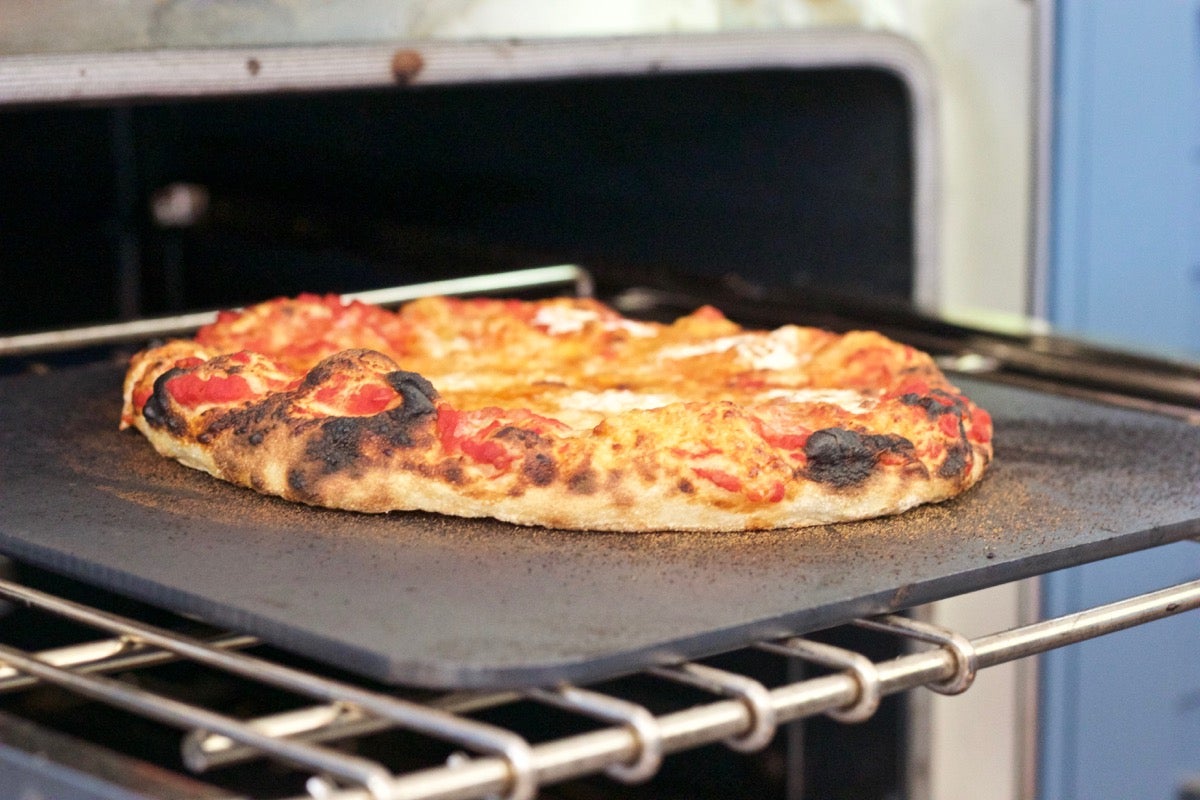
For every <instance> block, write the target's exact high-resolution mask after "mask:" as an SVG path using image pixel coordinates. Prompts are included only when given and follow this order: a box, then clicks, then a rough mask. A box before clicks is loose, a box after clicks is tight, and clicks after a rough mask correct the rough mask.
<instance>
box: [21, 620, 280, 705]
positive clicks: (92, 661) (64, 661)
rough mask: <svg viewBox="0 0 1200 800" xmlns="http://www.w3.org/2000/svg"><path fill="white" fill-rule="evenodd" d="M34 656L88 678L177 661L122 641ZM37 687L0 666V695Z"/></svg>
mask: <svg viewBox="0 0 1200 800" xmlns="http://www.w3.org/2000/svg"><path fill="white" fill-rule="evenodd" d="M205 643H206V644H207V645H208V646H209V647H215V648H217V649H219V650H239V649H241V648H244V647H253V646H254V645H256V644H258V643H259V640H258V639H257V638H256V637H254V636H248V635H246V634H223V635H219V636H215V637H213V638H212V639H208V640H206V642H205ZM32 655H33V656H34V657H35V658H37V659H39V660H41V661H45V662H46V663H48V664H53V665H54V666H56V667H68V668H71V669H72V670H74V671H75V672H78V673H85V674H94V673H106V672H122V671H124V670H129V669H141V668H143V667H152V666H156V665H158V664H167V663H169V662H171V661H176V660H178V656H176V655H175V654H174V653H170V652H167V651H166V650H154V649H150V648H146V647H145V646H144V645H142V644H141V643H140V642H136V641H133V640H130V639H128V638H122V637H118V638H115V639H103V640H100V641H95V642H85V643H83V644H77V645H72V646H70V647H58V648H54V649H53V650H43V651H40V652H37V653H33V654H32ZM37 683H38V679H37V678H35V677H33V676H32V675H25V674H23V673H21V672H20V671H18V670H16V669H13V668H12V667H11V666H8V665H0V694H3V693H6V692H15V691H19V690H21V689H27V688H29V687H30V686H33V685H35V684H37Z"/></svg>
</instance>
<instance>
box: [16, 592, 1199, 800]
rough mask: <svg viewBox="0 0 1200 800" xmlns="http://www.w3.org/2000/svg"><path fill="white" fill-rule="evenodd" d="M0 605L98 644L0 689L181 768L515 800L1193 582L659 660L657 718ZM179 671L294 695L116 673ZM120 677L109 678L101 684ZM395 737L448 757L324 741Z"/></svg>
mask: <svg viewBox="0 0 1200 800" xmlns="http://www.w3.org/2000/svg"><path fill="white" fill-rule="evenodd" d="M0 599H4V600H8V601H10V602H12V603H14V604H17V605H18V606H19V607H22V608H26V609H32V610H35V611H36V612H39V613H44V614H48V615H50V616H52V617H54V618H56V619H59V620H63V621H69V622H71V623H73V624H77V625H81V626H84V627H85V628H87V629H89V630H91V629H94V630H96V631H99V632H102V633H101V638H97V639H89V640H87V641H84V642H81V643H77V644H71V645H68V646H65V647H57V648H54V649H51V650H41V651H38V652H32V651H28V650H23V649H21V648H19V647H15V646H12V645H10V644H7V643H0V693H11V692H17V691H21V690H26V689H29V688H30V687H34V686H38V685H51V686H55V687H58V688H60V689H62V690H65V691H67V692H69V693H73V694H76V695H80V696H82V697H84V698H87V699H90V700H93V701H97V702H99V703H101V704H105V705H108V706H111V707H113V708H116V709H120V710H123V711H126V712H130V713H132V714H134V715H138V716H140V717H143V718H146V719H149V720H152V721H155V722H158V723H162V724H165V725H167V726H169V727H172V728H176V729H178V730H180V731H183V736H182V739H181V744H180V751H181V757H182V762H183V763H184V764H185V765H186V766H187V768H188V769H190V770H191V771H192V772H194V773H204V772H207V771H208V770H215V769H218V768H220V767H222V766H226V765H230V764H234V763H239V762H246V761H250V760H259V759H268V760H275V761H277V762H280V763H282V764H286V765H289V766H290V767H292V768H295V769H298V770H300V771H301V772H302V774H304V775H309V776H310V777H308V778H307V780H306V782H305V790H307V792H308V796H309V797H310V798H317V799H318V800H382V799H383V798H395V799H396V800H399V798H408V799H410V800H415V799H417V798H420V799H421V800H435V799H436V800H468V799H469V798H487V797H503V798H513V799H514V800H526V799H527V798H532V797H535V796H536V795H537V793H538V791H539V789H541V788H542V787H545V786H549V785H551V784H555V783H559V782H563V781H566V780H569V779H573V778H579V777H584V776H588V775H593V774H597V773H606V774H607V775H608V776H609V777H611V778H613V779H615V780H618V781H622V782H630V783H636V782H641V781H644V780H648V779H649V778H651V777H653V776H654V775H655V774H656V773H657V771H658V770H659V767H660V766H661V764H662V761H663V759H664V757H666V756H668V755H671V754H675V753H679V752H682V751H684V750H688V749H693V748H697V747H700V746H702V745H707V744H712V743H716V742H723V743H724V744H726V745H728V746H729V747H731V748H733V749H735V750H738V751H746V752H750V751H754V750H758V749H761V748H763V747H765V746H766V745H767V744H768V743H770V742H771V741H772V739H773V738H774V736H775V733H776V730H777V728H778V726H779V725H782V724H784V723H787V722H791V721H794V720H799V719H803V718H806V717H812V716H816V715H819V714H826V715H828V716H831V717H833V718H834V719H836V720H838V721H841V722H847V723H853V722H859V721H863V720H866V719H868V718H869V717H871V716H872V714H873V713H874V711H875V710H876V708H877V707H878V705H879V702H880V700H881V698H883V697H885V696H888V695H892V694H896V693H900V692H904V691H907V690H910V689H915V688H918V687H922V686H924V687H927V688H929V689H932V690H934V691H937V692H941V693H944V694H957V693H960V692H963V691H966V690H967V689H968V688H969V687H970V686H971V683H972V681H973V680H974V678H975V675H976V673H977V671H978V670H981V669H985V668H989V667H993V666H996V665H999V664H1003V663H1006V662H1009V661H1014V660H1017V659H1021V658H1025V657H1028V656H1031V655H1036V654H1038V653H1042V652H1045V651H1047V650H1051V649H1054V648H1058V647H1063V646H1066V645H1070V644H1074V643H1078V642H1081V641H1084V640H1087V639H1091V638H1095V637H1098V636H1102V635H1105V634H1109V633H1113V632H1116V631H1119V630H1123V629H1126V628H1130V627H1134V626H1137V625H1141V624H1145V623H1148V622H1151V621H1153V620H1157V619H1162V618H1165V617H1169V616H1172V615H1175V614H1180V613H1183V612H1186V611H1192V610H1195V609H1198V608H1200V580H1194V581H1189V582H1185V583H1182V584H1178V585H1175V586H1171V587H1168V588H1164V589H1160V590H1157V591H1153V592H1149V593H1147V594H1142V595H1138V596H1135V597H1132V598H1128V599H1125V600H1121V601H1117V602H1113V603H1110V604H1106V605H1101V606H1097V607H1094V608H1090V609H1087V610H1084V611H1080V612H1077V613H1074V614H1070V615H1066V616H1063V617H1058V618H1054V619H1048V620H1044V621H1040V622H1036V623H1032V624H1028V625H1023V626H1019V627H1016V628H1012V629H1009V630H1005V631H1001V632H998V633H993V634H991V635H986V636H982V637H978V638H974V639H969V638H967V637H965V636H963V635H962V634H960V633H957V632H955V631H952V630H948V629H945V628H942V627H939V626H935V625H932V624H930V623H928V622H923V621H919V620H917V619H912V618H909V617H905V616H898V615H886V616H880V617H873V618H864V619H856V620H852V621H850V622H848V623H847V624H848V625H851V626H856V627H859V628H867V629H870V630H873V631H878V632H880V633H882V634H884V635H886V636H888V637H896V642H897V644H899V645H900V646H901V648H902V652H901V655H899V656H896V657H894V658H891V659H887V660H881V661H873V660H872V659H870V658H868V657H867V656H865V655H863V654H861V653H858V652H855V651H851V650H846V649H843V648H841V647H836V646H832V645H829V644H826V643H824V642H820V641H815V640H812V639H810V638H805V637H800V636H796V637H787V638H783V639H779V640H775V641H763V642H759V643H757V644H755V645H753V647H755V648H757V649H759V650H763V651H767V652H770V653H774V654H777V655H778V656H779V657H781V658H784V659H794V660H797V661H801V662H806V663H807V664H811V665H815V666H816V667H817V668H818V670H819V671H820V674H817V675H814V676H810V677H804V678H802V679H800V680H796V681H789V682H784V683H782V684H781V685H777V686H771V687H768V686H767V685H765V684H764V683H762V682H760V681H758V680H756V679H754V678H751V677H749V676H746V675H743V674H740V673H737V672H731V671H727V670H725V669H718V668H715V667H713V666H710V665H708V664H705V663H701V662H696V661H685V662H679V663H670V664H662V665H659V666H654V667H651V668H649V669H648V670H646V672H645V675H646V676H648V677H650V678H651V679H654V680H661V681H666V682H672V683H681V684H685V685H688V686H690V687H693V688H695V689H698V690H700V691H701V692H703V693H706V694H708V695H711V699H708V700H703V701H701V702H699V703H697V704H695V705H692V706H689V707H686V708H684V709H682V710H675V711H671V712H667V713H659V714H657V715H656V714H655V713H654V712H652V711H650V710H649V709H648V708H646V707H644V706H643V705H640V704H638V703H636V702H633V701H631V700H629V699H626V698H623V697H621V696H618V695H617V694H615V693H611V692H609V693H606V692H601V691H597V690H595V689H593V688H588V687H584V686H576V685H565V684H564V685H557V686H548V687H532V688H524V689H516V690H511V691H492V692H484V691H477V692H449V693H445V694H438V695H433V696H430V697H426V698H423V699H421V700H419V701H418V700H409V699H404V698H402V697H401V696H399V693H393V692H390V691H386V690H380V689H378V688H373V687H368V686H365V685H362V684H359V683H357V682H355V681H353V680H347V679H343V678H334V677H328V676H327V675H325V674H322V673H321V672H319V671H317V670H314V669H311V668H297V667H295V666H291V665H288V664H285V663H283V662H282V661H281V660H279V659H272V658H270V657H260V656H258V655H252V654H250V653H248V652H246V650H247V649H249V648H253V647H255V646H256V645H258V644H260V643H259V642H258V641H257V640H256V639H255V638H254V637H251V636H246V635H240V634H237V633H225V634H216V635H212V636H205V637H203V638H197V637H194V636H191V635H187V634H183V633H179V632H176V631H173V630H169V629H167V628H163V627H158V626H156V625H152V624H149V623H146V622H143V621H139V620H137V619H134V618H133V617H131V616H124V615H119V614H115V613H113V612H111V611H107V610H103V609H101V608H97V607H95V606H92V605H87V604H83V603H80V602H77V601H75V600H69V599H66V598H64V597H61V596H59V595H57V594H53V593H50V592H47V591H43V590H41V589H35V588H32V587H30V586H27V585H24V584H22V583H19V582H16V581H15V580H8V579H3V580H0ZM176 661H185V662H193V663H197V664H200V665H204V666H205V667H207V668H211V669H213V670H217V671H218V672H220V673H222V674H225V675H227V676H234V677H236V678H239V679H242V680H248V681H251V682H254V683H257V684H260V685H262V686H263V687H264V688H272V689H282V690H285V691H287V692H290V693H293V694H294V695H295V696H296V697H297V698H300V700H299V701H298V704H297V706H296V707H294V708H291V709H289V710H285V711H282V712H279V713H274V714H271V715H268V716H261V717H256V718H244V719H239V718H235V717H234V716H231V715H229V714H227V713H225V712H220V711H215V710H212V709H210V708H207V707H204V706H203V705H200V704H197V703H192V702H186V701H181V700H178V699H173V698H171V697H169V696H165V695H164V694H161V693H156V692H154V691H152V690H148V689H146V688H144V687H142V686H141V685H139V682H138V681H137V680H136V679H133V680H131V679H130V678H129V676H130V675H136V674H137V673H136V670H138V669H139V668H145V667H148V666H152V665H157V664H164V663H167V662H176ZM118 672H119V673H120V674H121V676H120V677H112V675H113V674H115V673H118ZM519 702H524V703H533V704H542V705H546V706H550V707H554V708H556V709H559V710H562V711H566V712H567V713H568V714H572V715H578V716H580V717H582V718H586V719H587V720H594V721H595V722H596V723H598V727H595V728H589V729H588V730H587V731H585V732H583V733H573V734H570V735H565V736H562V737H560V738H558V739H553V740H549V741H541V742H537V743H531V742H530V741H528V740H527V739H525V738H523V737H522V736H521V735H520V734H518V733H515V732H513V731H511V730H508V729H506V728H504V727H501V726H498V725H495V724H493V723H489V722H483V721H480V720H478V719H475V718H472V717H471V716H470V715H471V714H472V713H474V712H478V711H480V710H483V709H492V708H496V707H499V706H504V705H509V704H514V703H519ZM6 724H12V723H9V722H5V721H4V719H3V718H0V733H2V732H3V727H4V725H6ZM392 729H395V730H403V731H406V732H408V733H411V734H415V735H418V736H422V737H427V738H429V739H431V740H436V741H437V742H440V743H443V744H445V745H447V746H448V747H449V748H451V755H450V756H449V757H448V758H446V760H445V761H444V762H440V763H436V764H434V765H432V766H428V767H420V768H417V769H414V770H409V771H406V772H401V773H398V774H397V773H393V772H392V771H391V770H390V769H389V768H388V767H386V766H385V765H384V764H382V763H379V762H376V761H373V760H371V759H370V758H365V757H363V756H360V755H356V754H354V753H352V752H349V751H345V750H339V749H337V748H335V747H331V746H329V745H328V743H330V742H336V741H338V740H346V739H350V738H351V737H355V736H362V735H365V734H370V733H376V732H380V731H384V730H392ZM3 739H7V740H9V741H12V739H13V737H12V736H5V737H3Z"/></svg>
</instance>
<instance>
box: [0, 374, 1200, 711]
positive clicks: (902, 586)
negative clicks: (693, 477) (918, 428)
mask: <svg viewBox="0 0 1200 800" xmlns="http://www.w3.org/2000/svg"><path fill="white" fill-rule="evenodd" d="M120 380H121V374H120V370H119V369H117V368H114V367H111V366H101V367H96V366H93V367H82V368H71V369H66V370H62V371H59V372H55V373H51V374H48V375H41V376H19V377H8V378H3V379H0V453H2V455H0V492H2V495H0V551H3V552H5V553H7V554H9V555H11V556H13V557H15V558H18V559H20V560H24V561H27V562H29V563H32V564H35V565H38V566H41V567H44V568H48V569H51V570H54V571H57V572H61V573H64V574H67V575H69V576H73V577H76V578H80V579H83V580H85V581H88V582H91V583H94V584H97V585H100V586H103V587H106V588H109V589H113V590H116V591H118V592H121V593H124V594H127V595H130V596H133V597H136V598H138V599H142V600H147V601H150V602H153V603H156V604H158V605H161V606H164V607H167V608H170V609H172V610H175V611H179V612H183V613H188V614H193V615H196V616H199V617H202V618H205V619H207V620H208V621H210V622H213V623H215V624H218V625H223V626H228V627H231V628H234V629H238V630H241V631H245V632H249V633H253V634H256V635H258V636H260V637H261V638H263V639H264V640H266V641H268V642H271V643H273V644H275V645H277V646H280V647H282V648H285V649H289V650H292V651H294V652H297V653H300V654H304V655H307V656H311V657H314V658H317V659H319V660H324V661H327V662H329V663H332V664H336V665H339V666H342V667H344V668H347V669H350V670H353V671H356V672H358V673H361V674H363V675H364V676H367V677H371V678H376V679H380V680H384V681H388V682H393V683H401V684H408V685H418V686H429V687H447V688H448V687H511V686H524V685H535V684H548V683H552V682H556V681H560V680H572V681H589V680H593V679H600V678H604V677H608V676H612V675H616V674H620V673H623V672H626V671H631V670H635V669H639V668H641V667H644V666H646V665H648V664H651V663H654V662H659V661H662V660H665V659H672V658H676V657H700V656H703V655H706V654H710V653H714V652H718V651H723V650H727V649H732V648H736V647H739V646H743V645H745V644H748V643H750V642H752V641H755V640H758V639H761V638H764V637H775V636H780V635H783V634H786V633H799V632H805V631H810V630H815V629H819V628H823V627H826V626H829V625H832V624H836V623H839V622H841V621H843V620H845V619H847V618H849V617H853V616H858V615H866V614H874V613H879V612H883V611H888V610H894V609H899V608H903V607H907V606H911V605H914V604H918V603H922V602H926V601H931V600H934V599H938V598H942V597H946V596H949V595H954V594H959V593H962V592H966V591H970V590H974V589H979V588H983V587H986V586H989V585H993V584H997V583H1001V582H1005V581H1009V580H1013V579H1016V578H1020V577H1024V576H1029V575H1034V574H1039V573H1043V572H1047V571H1050V570H1054V569H1058V568H1061V567H1065V566H1069V565H1073V564H1078V563H1082V562H1085V561H1090V560H1094V559H1099V558H1104V557H1107V556H1112V555H1116V554H1119V553H1122V552H1127V551H1132V550H1135V549H1142V548H1146V547H1151V546H1154V545H1158V544H1162V543H1165V542H1169V541H1174V540H1178V539H1183V538H1187V537H1192V536H1197V535H1200V428H1197V427H1193V426H1189V425H1187V424H1184V423H1181V422H1178V421H1174V420H1170V419H1165V418H1159V417H1155V416H1151V415H1148V414H1144V413H1140V412H1132V411H1124V410H1117V409H1113V408H1108V407H1103V406H1099V405H1094V404H1089V403H1084V402H1081V401H1077V400H1068V399H1062V398H1055V397H1050V396H1046V395H1042V394H1035V393H1032V392H1028V391H1025V390H1021V389H1014V388H1011V387H1001V386H995V385H989V384H986V383H982V382H976V381H966V380H963V381H961V383H962V384H963V386H964V388H966V389H967V390H968V391H969V392H970V393H971V394H972V396H973V397H975V398H976V399H977V400H978V401H979V402H980V403H981V404H982V405H984V406H985V407H987V408H989V410H991V412H992V413H993V416H994V417H995V420H996V430H997V441H998V444H997V459H996V462H995V464H994V466H993V469H992V471H991V472H990V473H989V475H988V477H987V478H986V479H985V480H984V481H983V482H982V483H981V484H980V485H979V486H977V487H975V488H974V489H972V490H971V491H970V492H968V493H967V494H966V495H964V496H963V497H961V498H958V499H956V500H953V501H950V502H948V503H944V504H940V505H936V506H930V507H924V508H919V509H916V510H914V511H912V512H909V513H907V514H903V515H900V516H898V517H893V518H889V519H883V520H874V521H867V522H861V523H853V524H844V525H836V526H826V527H818V528H809V529H803V530H786V531H774V532H758V533H744V534H743V533H739V534H680V533H672V534H600V533H594V534H583V533H570V532H562V531H553V530H544V529H536V528H520V527H516V526H511V525H506V524H502V523H497V522H491V521H486V520H458V519H448V518H443V517H440V516H435V515H429V514H419V513H404V514H391V515H386V516H369V515H359V514H351V513H344V512H336V511H329V510H323V509H314V508H306V507H301V506H297V505H293V504H290V503H286V502H283V501H279V500H276V499H273V498H268V497H261V496H259V495H257V494H255V493H253V492H251V491H248V490H244V489H240V488H237V487H233V486H228V485H226V484H223V483H221V482H218V481H216V480H214V479H212V478H210V477H209V476H207V475H205V474H203V473H199V472H195V471H193V470H190V469H187V468H185V467H182V466H179V465H178V464H175V463H174V462H170V461H166V460H163V459H161V458H160V457H158V456H157V455H155V454H154V453H153V451H152V450H151V448H150V446H149V444H148V443H147V442H146V441H145V440H144V439H143V438H142V437H141V436H140V435H138V434H136V433H134V432H130V431H126V432H123V433H122V432H118V431H117V429H116V420H117V415H118V410H119V399H118V395H119V391H120Z"/></svg>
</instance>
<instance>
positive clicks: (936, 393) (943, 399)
mask: <svg viewBox="0 0 1200 800" xmlns="http://www.w3.org/2000/svg"><path fill="white" fill-rule="evenodd" d="M897 399H898V400H899V401H900V402H901V403H904V405H906V406H916V407H918V408H922V409H924V410H925V417H926V419H930V420H934V419H937V418H938V417H940V416H942V415H943V414H958V415H959V416H960V417H961V416H962V414H963V411H964V410H965V409H966V403H964V402H963V399H962V398H961V397H959V396H958V395H956V394H951V393H950V392H946V391H943V390H941V389H934V390H932V391H930V392H929V394H917V393H915V392H909V393H908V394H902V395H900V397H899V398H897Z"/></svg>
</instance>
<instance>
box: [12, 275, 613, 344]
mask: <svg viewBox="0 0 1200 800" xmlns="http://www.w3.org/2000/svg"><path fill="white" fill-rule="evenodd" d="M560 285H571V286H573V287H574V289H575V293H576V294H578V295H579V296H581V297H587V296H589V295H591V293H592V288H593V285H592V277H591V275H590V274H589V273H588V272H587V270H585V269H583V268H582V267H579V266H576V265H574V264H560V265H556V266H549V267H534V268H532V269H522V270H513V271H511V272H498V273H493V274H490V275H473V276H469V277H465V278H449V279H447V280H440V281H430V282H428V283H414V284H410V285H407V286H396V287H392V288H389V289H373V290H370V291H365V292H351V293H349V294H345V295H342V296H343V297H345V298H346V299H348V300H360V301H362V302H364V303H374V304H376V305H382V306H386V305H396V304H399V303H403V302H407V301H409V300H415V299H417V298H419V297H429V296H432V295H465V294H488V293H494V292H516V291H520V290H523V289H533V288H538V287H553V286H560ZM216 318H217V312H216V311H197V312H195V313H190V314H179V315H177V316H172V317H157V318H154V319H139V320H131V321H129V322H113V323H107V324H103V325H88V326H85V327H80V328H68V329H65V330H56V331H44V332H40V333H23V334H18V335H15V336H0V356H24V355H33V354H37V353H51V352H56V351H62V350H70V349H72V348H78V347H95V346H101V345H112V344H124V343H127V342H138V341H142V340H146V339H153V338H156V337H163V336H180V335H184V334H187V333H191V332H193V331H195V330H196V329H197V328H199V327H201V326H203V325H207V324H208V323H210V322H212V321H213V320H215V319H216Z"/></svg>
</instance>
